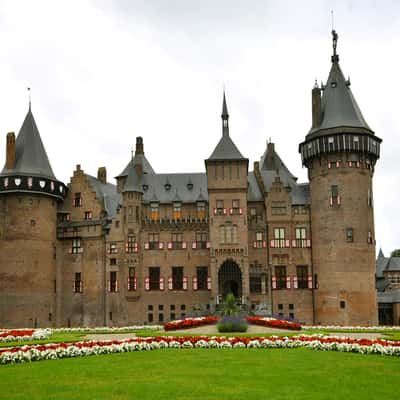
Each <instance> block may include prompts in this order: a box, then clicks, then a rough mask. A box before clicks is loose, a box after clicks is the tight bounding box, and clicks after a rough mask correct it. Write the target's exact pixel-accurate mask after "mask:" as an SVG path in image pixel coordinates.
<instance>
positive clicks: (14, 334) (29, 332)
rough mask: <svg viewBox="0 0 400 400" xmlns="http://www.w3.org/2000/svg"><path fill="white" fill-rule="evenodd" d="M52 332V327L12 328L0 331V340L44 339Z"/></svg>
mask: <svg viewBox="0 0 400 400" xmlns="http://www.w3.org/2000/svg"><path fill="white" fill-rule="evenodd" d="M51 334H52V331H51V330H50V329H10V330H2V331H0V342H17V341H21V340H42V339H47V338H48V337H50V335H51Z"/></svg>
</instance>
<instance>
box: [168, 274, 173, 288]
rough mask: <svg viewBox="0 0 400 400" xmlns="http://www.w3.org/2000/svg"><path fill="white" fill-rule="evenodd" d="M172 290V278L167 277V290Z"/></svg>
mask: <svg viewBox="0 0 400 400" xmlns="http://www.w3.org/2000/svg"><path fill="white" fill-rule="evenodd" d="M172 289H173V287H172V276H169V277H168V290H172Z"/></svg>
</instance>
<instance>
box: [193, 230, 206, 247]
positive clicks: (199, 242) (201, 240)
mask: <svg viewBox="0 0 400 400" xmlns="http://www.w3.org/2000/svg"><path fill="white" fill-rule="evenodd" d="M207 241H208V233H207V232H196V249H206V248H207Z"/></svg>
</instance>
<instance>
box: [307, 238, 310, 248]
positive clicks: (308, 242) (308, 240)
mask: <svg viewBox="0 0 400 400" xmlns="http://www.w3.org/2000/svg"><path fill="white" fill-rule="evenodd" d="M306 246H307V247H311V240H310V239H307V240H306Z"/></svg>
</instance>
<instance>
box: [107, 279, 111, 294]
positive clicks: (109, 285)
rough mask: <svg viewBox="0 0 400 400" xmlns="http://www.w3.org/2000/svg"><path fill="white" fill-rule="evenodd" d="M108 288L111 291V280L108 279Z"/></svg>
mask: <svg viewBox="0 0 400 400" xmlns="http://www.w3.org/2000/svg"><path fill="white" fill-rule="evenodd" d="M107 290H108V291H109V292H111V281H107Z"/></svg>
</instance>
